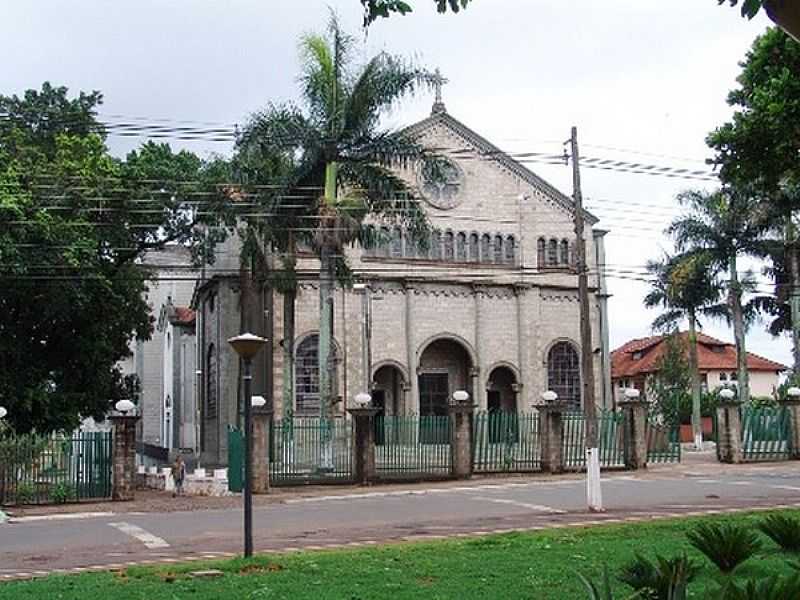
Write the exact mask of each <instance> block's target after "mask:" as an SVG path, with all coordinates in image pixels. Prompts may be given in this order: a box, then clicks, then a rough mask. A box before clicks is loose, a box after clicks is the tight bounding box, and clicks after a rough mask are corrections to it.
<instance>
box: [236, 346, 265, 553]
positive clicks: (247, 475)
mask: <svg viewBox="0 0 800 600" xmlns="http://www.w3.org/2000/svg"><path fill="white" fill-rule="evenodd" d="M228 343H229V344H230V345H231V347H232V348H233V350H234V352H236V354H238V355H239V357H240V358H241V359H242V360H243V361H244V378H243V379H244V490H243V492H244V556H245V558H249V557H250V556H253V482H252V479H253V456H252V453H253V452H252V451H253V426H252V413H253V411H252V408H253V407H252V401H253V399H252V391H251V387H252V381H253V375H252V373H251V365H252V362H253V357H254V356H255V355H256V354H258V351H259V350H261V348H262V346H264V344H266V343H267V340H265V339H264V338H262V337H259V336H257V335H254V334H252V333H242V334H240V335H237V336H236V337H232V338H231V339H229V340H228Z"/></svg>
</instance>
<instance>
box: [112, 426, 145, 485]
mask: <svg viewBox="0 0 800 600" xmlns="http://www.w3.org/2000/svg"><path fill="white" fill-rule="evenodd" d="M110 418H111V423H112V424H113V427H114V444H113V446H112V451H111V452H112V454H111V465H112V467H111V468H112V487H111V499H112V500H114V501H122V500H133V496H134V489H135V484H136V422H137V421H138V420H139V417H138V416H128V415H114V416H112V417H110Z"/></svg>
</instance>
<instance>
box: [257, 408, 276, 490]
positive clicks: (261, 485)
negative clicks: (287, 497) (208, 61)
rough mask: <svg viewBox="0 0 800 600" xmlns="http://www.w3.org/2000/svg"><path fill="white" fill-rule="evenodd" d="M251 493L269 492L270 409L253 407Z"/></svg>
mask: <svg viewBox="0 0 800 600" xmlns="http://www.w3.org/2000/svg"><path fill="white" fill-rule="evenodd" d="M252 418H253V425H252V427H253V445H252V452H253V493H254V494H268V493H269V447H270V438H269V433H270V431H269V430H270V424H271V423H272V410H270V409H267V408H255V407H254V408H253V417H252Z"/></svg>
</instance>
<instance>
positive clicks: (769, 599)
mask: <svg viewBox="0 0 800 600" xmlns="http://www.w3.org/2000/svg"><path fill="white" fill-rule="evenodd" d="M716 598H717V599H718V600H797V599H798V598H800V576H797V575H793V576H791V577H764V578H762V579H748V580H747V581H746V582H745V583H744V585H742V586H741V587H740V586H739V585H737V584H736V583H734V582H733V581H728V583H727V584H726V585H725V586H724V587H722V588H720V589H719V590H718V591H717V594H716Z"/></svg>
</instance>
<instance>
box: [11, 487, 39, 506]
mask: <svg viewBox="0 0 800 600" xmlns="http://www.w3.org/2000/svg"><path fill="white" fill-rule="evenodd" d="M34 498H36V488H35V487H33V484H31V483H20V484H19V485H18V486H17V491H16V493H15V494H14V500H15V502H16V503H17V504H30V503H31V502H33V499H34Z"/></svg>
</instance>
